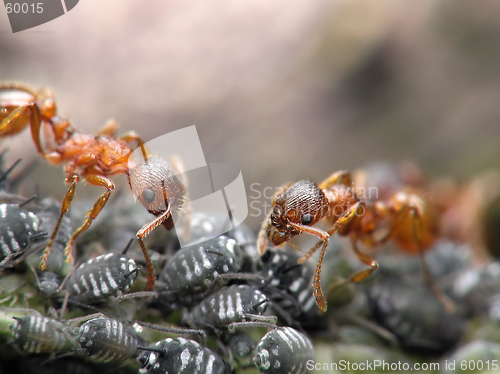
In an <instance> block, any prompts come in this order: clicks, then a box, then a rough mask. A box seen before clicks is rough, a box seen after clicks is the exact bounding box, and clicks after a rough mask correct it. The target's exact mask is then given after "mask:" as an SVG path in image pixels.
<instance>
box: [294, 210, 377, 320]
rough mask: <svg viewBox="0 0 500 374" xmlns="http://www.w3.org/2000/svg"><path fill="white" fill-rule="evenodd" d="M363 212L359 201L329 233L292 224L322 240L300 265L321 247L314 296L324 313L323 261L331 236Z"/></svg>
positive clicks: (300, 259) (305, 256) (315, 276)
mask: <svg viewBox="0 0 500 374" xmlns="http://www.w3.org/2000/svg"><path fill="white" fill-rule="evenodd" d="M363 211H364V204H362V202H359V201H358V202H357V203H356V204H354V205H353V206H352V207H351V208H350V209H349V210H348V211H347V212H346V214H345V215H344V216H342V217H340V218H339V219H338V220H337V221H336V222H335V224H334V225H333V227H332V228H331V229H330V230H329V231H328V232H325V231H323V230H320V229H317V228H315V227H308V226H303V225H297V224H292V226H293V227H296V226H297V227H296V228H297V229H300V230H302V227H301V228H299V227H298V226H303V227H304V230H302V231H306V232H309V233H310V234H313V235H317V236H319V237H320V238H321V240H320V241H319V242H318V243H317V244H316V245H315V246H314V247H312V248H311V249H310V250H309V251H308V252H307V253H306V254H305V255H304V256H302V257H301V258H299V260H298V263H299V264H302V263H304V262H305V261H306V260H307V259H309V258H310V257H311V256H312V255H313V254H314V252H316V250H317V249H318V248H319V247H321V252H320V255H319V258H318V263H317V265H316V272H315V273H314V280H313V289H314V296H315V297H316V303H317V304H318V306H319V307H320V308H321V310H323V311H326V309H327V305H326V299H325V296H324V294H323V291H322V289H321V268H322V265H323V260H324V257H325V253H326V248H327V247H328V242H329V239H330V236H331V235H333V234H334V233H335V232H337V231H339V230H340V231H344V230H345V229H346V228H347V227H348V226H349V224H350V223H351V222H352V220H353V219H354V218H355V217H357V216H358V215H359V214H360V212H363ZM358 252H359V251H358ZM373 262H374V264H375V269H376V268H377V267H378V264H377V262H376V261H374V260H373ZM373 270H374V269H373ZM373 270H371V271H373ZM370 274H371V273H370ZM368 275H369V274H368ZM368 275H366V276H368Z"/></svg>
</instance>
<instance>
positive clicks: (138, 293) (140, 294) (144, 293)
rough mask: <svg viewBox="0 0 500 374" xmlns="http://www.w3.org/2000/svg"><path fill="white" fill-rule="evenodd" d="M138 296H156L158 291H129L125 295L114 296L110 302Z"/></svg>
mask: <svg viewBox="0 0 500 374" xmlns="http://www.w3.org/2000/svg"><path fill="white" fill-rule="evenodd" d="M139 297H155V298H156V297H158V293H157V292H154V291H137V292H131V293H128V294H125V295H120V296H116V297H115V298H114V299H112V301H111V302H113V303H118V302H120V301H122V300H127V299H137V298H139Z"/></svg>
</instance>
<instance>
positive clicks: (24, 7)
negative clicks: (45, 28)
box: [5, 3, 43, 13]
mask: <svg viewBox="0 0 500 374" xmlns="http://www.w3.org/2000/svg"><path fill="white" fill-rule="evenodd" d="M30 5H31V13H35V3H33V4H27V3H22V4H19V3H14V4H11V3H7V4H5V10H6V11H7V13H28V12H29V11H30ZM36 12H37V13H43V3H36Z"/></svg>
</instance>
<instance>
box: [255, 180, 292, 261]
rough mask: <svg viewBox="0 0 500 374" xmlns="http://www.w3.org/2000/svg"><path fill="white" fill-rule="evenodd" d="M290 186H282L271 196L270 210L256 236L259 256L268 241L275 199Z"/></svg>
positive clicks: (289, 184) (264, 249)
mask: <svg viewBox="0 0 500 374" xmlns="http://www.w3.org/2000/svg"><path fill="white" fill-rule="evenodd" d="M292 185H293V183H291V182H287V183H285V184H283V185H282V186H281V187H280V188H278V189H277V190H276V192H275V193H274V195H273V198H272V204H271V209H270V210H269V213H268V214H267V215H266V218H264V221H262V225H261V227H260V230H259V235H258V236H257V249H258V250H259V253H260V254H261V255H262V254H264V252H265V251H266V249H267V243H268V239H269V238H270V236H269V233H270V230H271V228H272V223H271V215H272V213H273V207H274V204H275V201H276V198H277V197H278V196H280V195H282V194H283V193H285V192H286V190H288V189H289V188H290V187H291V186H292ZM265 206H266V205H265Z"/></svg>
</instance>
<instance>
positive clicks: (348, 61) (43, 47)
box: [0, 0, 500, 228]
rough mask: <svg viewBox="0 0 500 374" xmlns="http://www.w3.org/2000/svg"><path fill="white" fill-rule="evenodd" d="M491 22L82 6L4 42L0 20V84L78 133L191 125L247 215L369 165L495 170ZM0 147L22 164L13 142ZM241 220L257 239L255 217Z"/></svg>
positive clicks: (402, 12) (453, 10)
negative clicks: (241, 187)
mask: <svg viewBox="0 0 500 374" xmlns="http://www.w3.org/2000/svg"><path fill="white" fill-rule="evenodd" d="M498 14H500V3H499V2H497V1H494V0H489V1H488V0H483V1H482V2H481V6H478V5H477V4H476V3H475V2H472V1H468V2H467V1H456V0H442V1H434V0H426V1H423V0H421V1H418V2H417V1H403V0H399V1H398V0H393V1H391V0H386V1H373V0H356V1H353V0H330V1H314V2H311V1H308V0H291V1H290V0H288V1H284V0H279V1H272V2H270V1H267V0H238V1H234V0H221V1H217V2H213V1H211V2H207V1H189V2H187V1H181V0H175V1H148V2H146V3H145V2H140V1H133V0H106V1H99V0H85V1H81V2H80V3H79V4H78V5H77V6H76V7H75V8H74V9H73V10H72V11H71V12H69V13H67V14H65V15H64V16H62V17H60V18H58V19H56V20H54V21H51V22H49V23H47V24H44V25H42V26H39V27H37V28H34V29H30V30H27V31H24V32H20V33H16V34H13V33H12V32H11V29H10V25H9V23H8V19H7V14H6V13H5V12H4V11H0V51H1V53H0V80H1V81H16V82H22V83H27V84H29V85H32V86H33V87H35V88H39V87H45V88H50V89H51V90H52V91H53V93H54V95H55V98H56V100H57V103H58V107H59V112H60V114H62V115H63V116H65V117H68V118H70V119H71V121H72V122H73V123H74V124H75V125H76V126H77V127H78V128H79V129H81V130H82V131H85V132H95V131H96V130H97V129H98V128H99V127H100V126H102V125H103V124H104V122H105V121H106V120H107V119H109V118H115V119H116V120H117V121H118V123H119V124H120V126H121V127H120V130H121V132H125V131H128V130H136V131H137V132H138V133H139V134H141V135H142V136H143V138H144V139H145V140H146V141H147V140H150V139H153V138H155V137H157V136H160V135H163V134H165V133H167V132H169V131H173V130H176V129H180V128H183V127H186V126H190V125H196V126H197V130H198V133H199V136H200V140H201V143H202V145H203V147H204V152H205V157H206V159H207V161H208V162H233V163H235V164H237V165H238V166H239V167H240V168H241V169H242V172H243V178H244V180H245V183H246V186H247V193H248V194H249V196H250V199H252V197H253V198H254V200H255V199H260V201H261V202H264V201H265V200H267V199H266V198H264V197H259V198H257V195H259V194H258V192H255V191H263V190H264V188H265V187H268V186H270V187H273V188H274V187H277V186H280V185H281V184H283V183H284V182H287V181H296V180H299V179H309V178H311V179H312V180H315V181H321V180H322V179H324V178H325V177H327V176H328V175H329V174H330V173H332V172H334V171H336V170H339V169H349V170H353V169H356V168H360V167H363V166H365V165H367V164H368V163H370V162H372V161H376V160H389V161H401V160H410V161H413V162H415V163H416V164H417V165H418V166H419V167H421V168H422V169H423V171H424V172H425V173H426V174H428V175H429V176H430V177H432V178H435V177H440V176H443V175H447V176H452V177H454V178H458V179H468V178H471V177H473V176H475V175H478V174H479V173H482V172H484V171H486V170H490V169H494V168H498V166H499V164H500V126H499V118H500V105H498V103H499V102H500V64H499V63H498V62H499V61H500V21H499V19H498ZM5 146H8V147H9V148H10V152H9V154H8V158H9V160H11V161H14V160H15V159H17V158H19V157H22V158H23V160H25V162H29V161H30V160H32V159H36V158H38V156H37V155H36V152H35V149H34V146H33V144H32V141H31V138H30V134H29V131H28V130H26V131H25V132H24V133H23V134H22V135H20V136H16V137H14V138H12V139H11V140H9V141H8V142H4V144H2V145H1V147H2V148H3V147H5ZM63 180H64V177H63V173H62V168H61V167H57V166H52V165H49V164H47V163H45V162H42V161H40V162H39V163H38V165H37V167H36V169H35V171H34V172H33V174H31V176H30V177H29V179H28V180H27V181H25V183H24V186H23V188H24V189H25V190H26V191H28V190H29V191H32V189H33V184H34V183H37V184H39V185H40V193H41V194H42V195H43V196H46V195H54V196H55V197H56V198H58V199H61V198H62V196H63V194H64V192H65V190H66V187H65V186H64V184H63ZM115 181H117V182H121V183H122V184H125V183H126V179H125V177H123V176H119V177H117V178H115ZM252 184H255V185H254V188H253V189H250V186H251V185H252ZM26 193H28V192H26ZM100 193H102V191H101V190H100V189H99V188H94V187H92V188H90V187H87V188H83V187H79V189H78V192H77V196H78V197H80V198H81V197H84V196H88V194H90V195H91V196H98V195H99V194H100ZM268 194H269V193H268ZM249 202H251V201H249ZM249 213H250V215H251V217H249V218H248V219H247V223H248V224H249V225H251V226H252V227H253V228H257V227H258V226H259V223H260V221H261V220H262V217H263V214H264V211H262V212H260V213H261V214H260V215H259V214H258V212H257V211H256V210H250V212H249Z"/></svg>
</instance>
